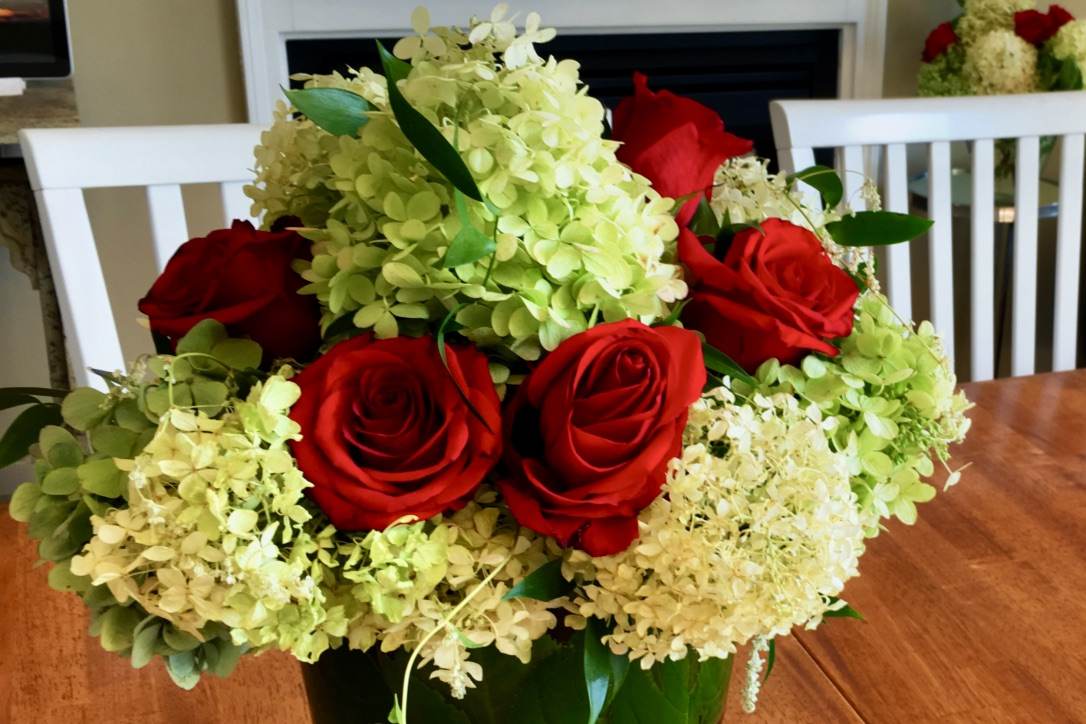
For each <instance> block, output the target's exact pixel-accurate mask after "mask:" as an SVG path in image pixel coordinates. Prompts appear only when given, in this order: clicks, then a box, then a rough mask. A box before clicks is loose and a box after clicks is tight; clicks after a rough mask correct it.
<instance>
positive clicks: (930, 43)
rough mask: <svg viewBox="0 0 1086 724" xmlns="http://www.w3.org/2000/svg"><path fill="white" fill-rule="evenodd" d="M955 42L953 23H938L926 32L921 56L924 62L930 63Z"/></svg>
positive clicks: (956, 35) (956, 38) (955, 34)
mask: <svg viewBox="0 0 1086 724" xmlns="http://www.w3.org/2000/svg"><path fill="white" fill-rule="evenodd" d="M957 42H958V34H957V33H956V32H954V25H953V24H951V23H943V24H942V25H939V26H938V27H936V28H935V30H932V31H931V32H930V33H929V34H928V39H927V40H925V41H924V54H923V56H922V57H923V59H924V62H925V63H930V62H931V61H933V60H935V59H936V58H938V57H939V56H940V55H942V54H943V53H945V52H946V51H947V50H948V49H949V48H950V46H952V45H954V43H957Z"/></svg>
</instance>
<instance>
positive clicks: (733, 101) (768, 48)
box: [286, 29, 841, 169]
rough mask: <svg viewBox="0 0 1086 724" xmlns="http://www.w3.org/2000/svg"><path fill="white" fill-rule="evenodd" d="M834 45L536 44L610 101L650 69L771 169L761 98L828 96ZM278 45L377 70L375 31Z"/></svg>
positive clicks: (661, 84)
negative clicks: (715, 116)
mask: <svg viewBox="0 0 1086 724" xmlns="http://www.w3.org/2000/svg"><path fill="white" fill-rule="evenodd" d="M383 42H385V43H386V44H387V43H388V42H390V41H389V40H383ZM840 43H841V33H840V31H839V30H836V29H818V30H764V31H729V32H694V33H690V32H680V33H590V34H575V33H566V34H563V35H559V36H558V37H557V38H555V39H554V40H552V41H551V42H549V43H547V44H545V45H541V46H538V49H539V52H540V54H541V55H544V54H550V55H554V56H555V57H558V58H573V59H574V60H577V61H579V62H580V64H581V80H583V81H584V82H585V83H586V84H587V85H588V87H589V92H590V93H591V94H592V95H593V96H595V97H596V98H598V99H599V100H600V101H601V102H602V103H603V104H604V105H606V106H608V107H610V108H614V107H615V105H617V104H618V102H619V101H620V100H621V99H622V98H624V97H626V96H628V95H630V94H631V93H632V92H633V81H632V77H633V73H634V72H635V71H640V72H642V73H644V74H645V75H646V76H648V79H649V87H650V88H651V89H653V90H665V89H666V90H670V91H672V92H673V93H677V94H679V95H684V96H689V97H691V98H694V99H695V100H697V101H699V102H701V103H704V104H705V105H707V106H709V107H710V108H712V109H713V110H715V111H717V112H718V113H719V114H720V115H721V117H722V118H723V119H724V125H725V128H726V129H727V130H728V131H730V132H731V133H734V134H736V135H738V136H742V137H744V138H749V139H751V140H752V141H753V142H754V148H755V152H756V153H757V154H758V155H760V156H764V157H766V158H768V159H770V162H771V168H773V169H776V167H777V153H776V148H775V146H774V144H773V130H772V127H771V125H770V120H769V102H770V101H772V100H777V99H785V98H836V97H837V93H838V85H837V83H838V70H839V69H838V64H839V62H840ZM286 46H287V67H288V68H289V70H290V72H291V73H331V72H332V71H336V70H338V71H340V72H346V70H347V69H348V68H359V67H363V66H369V67H370V68H380V60H379V59H378V56H377V46H376V43H375V39H374V38H365V37H359V38H321V39H314V38H298V39H289V40H287V43H286Z"/></svg>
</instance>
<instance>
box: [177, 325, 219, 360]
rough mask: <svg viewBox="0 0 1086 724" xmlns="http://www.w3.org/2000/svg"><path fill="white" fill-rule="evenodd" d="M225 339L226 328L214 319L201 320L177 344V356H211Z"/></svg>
mask: <svg viewBox="0 0 1086 724" xmlns="http://www.w3.org/2000/svg"><path fill="white" fill-rule="evenodd" d="M226 338H227V334H226V327H224V326H223V324H222V322H218V321H216V320H214V319H202V320H200V321H199V322H197V323H196V324H195V325H193V327H192V329H190V330H189V331H188V332H186V333H185V336H184V337H182V338H181V339H180V340H179V341H178V343H177V354H189V353H192V352H197V353H200V354H211V350H212V349H214V348H215V345H217V344H218V343H219V342H222V341H223V340H225V339H226Z"/></svg>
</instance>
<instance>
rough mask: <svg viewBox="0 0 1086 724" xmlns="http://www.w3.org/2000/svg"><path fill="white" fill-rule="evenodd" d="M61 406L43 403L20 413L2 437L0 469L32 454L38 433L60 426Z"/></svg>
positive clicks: (0, 438) (0, 440)
mask: <svg viewBox="0 0 1086 724" xmlns="http://www.w3.org/2000/svg"><path fill="white" fill-rule="evenodd" d="M61 422H63V420H62V419H61V416H60V405H57V404H56V403H53V402H49V403H41V404H37V405H32V406H30V407H28V408H26V409H25V410H23V411H22V412H20V413H19V415H18V417H16V418H15V419H14V420H13V421H12V423H11V426H10V427H8V429H7V431H6V432H5V433H4V436H3V437H0V468H6V467H7V466H8V465H11V464H12V463H17V462H19V461H20V460H22V459H23V458H24V457H26V455H27V453H29V452H30V446H31V445H33V444H34V443H35V442H37V440H38V433H40V432H41V429H42V428H43V427H46V426H47V425H59V424H61Z"/></svg>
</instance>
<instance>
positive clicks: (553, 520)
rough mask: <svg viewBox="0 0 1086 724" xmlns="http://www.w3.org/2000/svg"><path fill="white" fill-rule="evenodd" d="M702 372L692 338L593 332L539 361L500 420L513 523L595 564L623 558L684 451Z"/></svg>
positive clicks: (672, 333) (602, 328)
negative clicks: (641, 514)
mask: <svg viewBox="0 0 1086 724" xmlns="http://www.w3.org/2000/svg"><path fill="white" fill-rule="evenodd" d="M704 385H705V367H704V362H703V360H702V356H701V343H700V341H699V340H698V337H697V335H695V334H693V333H692V332H689V331H687V330H685V329H680V328H678V327H658V328H653V327H646V326H645V325H643V324H641V323H640V322H635V321H624V322H613V323H610V324H601V325H599V326H597V327H593V328H592V329H589V330H588V331H586V332H581V333H580V334H577V335H574V336H573V337H570V338H569V339H567V340H566V341H565V342H563V343H562V344H560V345H559V346H558V349H556V350H554V351H553V352H551V353H550V354H549V355H547V356H546V357H544V358H543V361H542V362H540V363H539V365H538V366H537V367H536V368H535V369H534V370H533V371H532V373H531V374H530V375H529V376H528V378H527V379H526V380H525V381H524V383H523V384H522V385H521V387H520V389H519V390H518V391H517V393H516V396H515V397H514V398H513V402H512V404H511V405H510V408H509V410H508V412H507V413H506V417H505V437H506V456H505V459H506V463H507V465H508V468H509V477H507V478H505V479H503V480H501V481H500V482H499V483H498V488H499V490H500V491H501V493H502V495H503V496H504V497H505V501H506V503H507V504H508V505H509V510H510V511H511V512H512V513H513V516H514V517H515V518H516V519H517V520H518V521H519V522H520V523H521V524H522V525H525V526H527V527H529V528H531V529H532V530H534V531H536V532H538V533H542V534H544V535H550V536H554V537H555V538H557V539H558V541H559V542H560V543H561V544H562V545H569V544H570V543H571V542H572V543H573V544H575V545H577V546H578V547H580V548H582V549H584V550H586V551H588V552H589V553H591V554H592V555H594V556H600V555H608V554H611V553H617V552H619V551H622V550H625V548H626V547H627V546H628V545H629V544H630V541H632V540H633V539H634V538H636V537H637V513H638V511H640V510H641V509H642V508H644V507H645V506H647V505H648V504H649V503H651V502H652V501H653V500H654V499H655V498H656V496H657V495H659V493H660V488H661V486H662V485H663V484H664V478H665V476H666V474H667V465H668V461H669V460H671V459H672V458H674V457H676V456H677V455H678V454H679V451H680V449H681V446H682V434H683V428H684V427H685V425H686V412H687V408H688V407H689V406H690V405H691V403H693V402H694V401H695V400H697V399H698V397H699V396H700V395H701V389H702V387H704Z"/></svg>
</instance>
